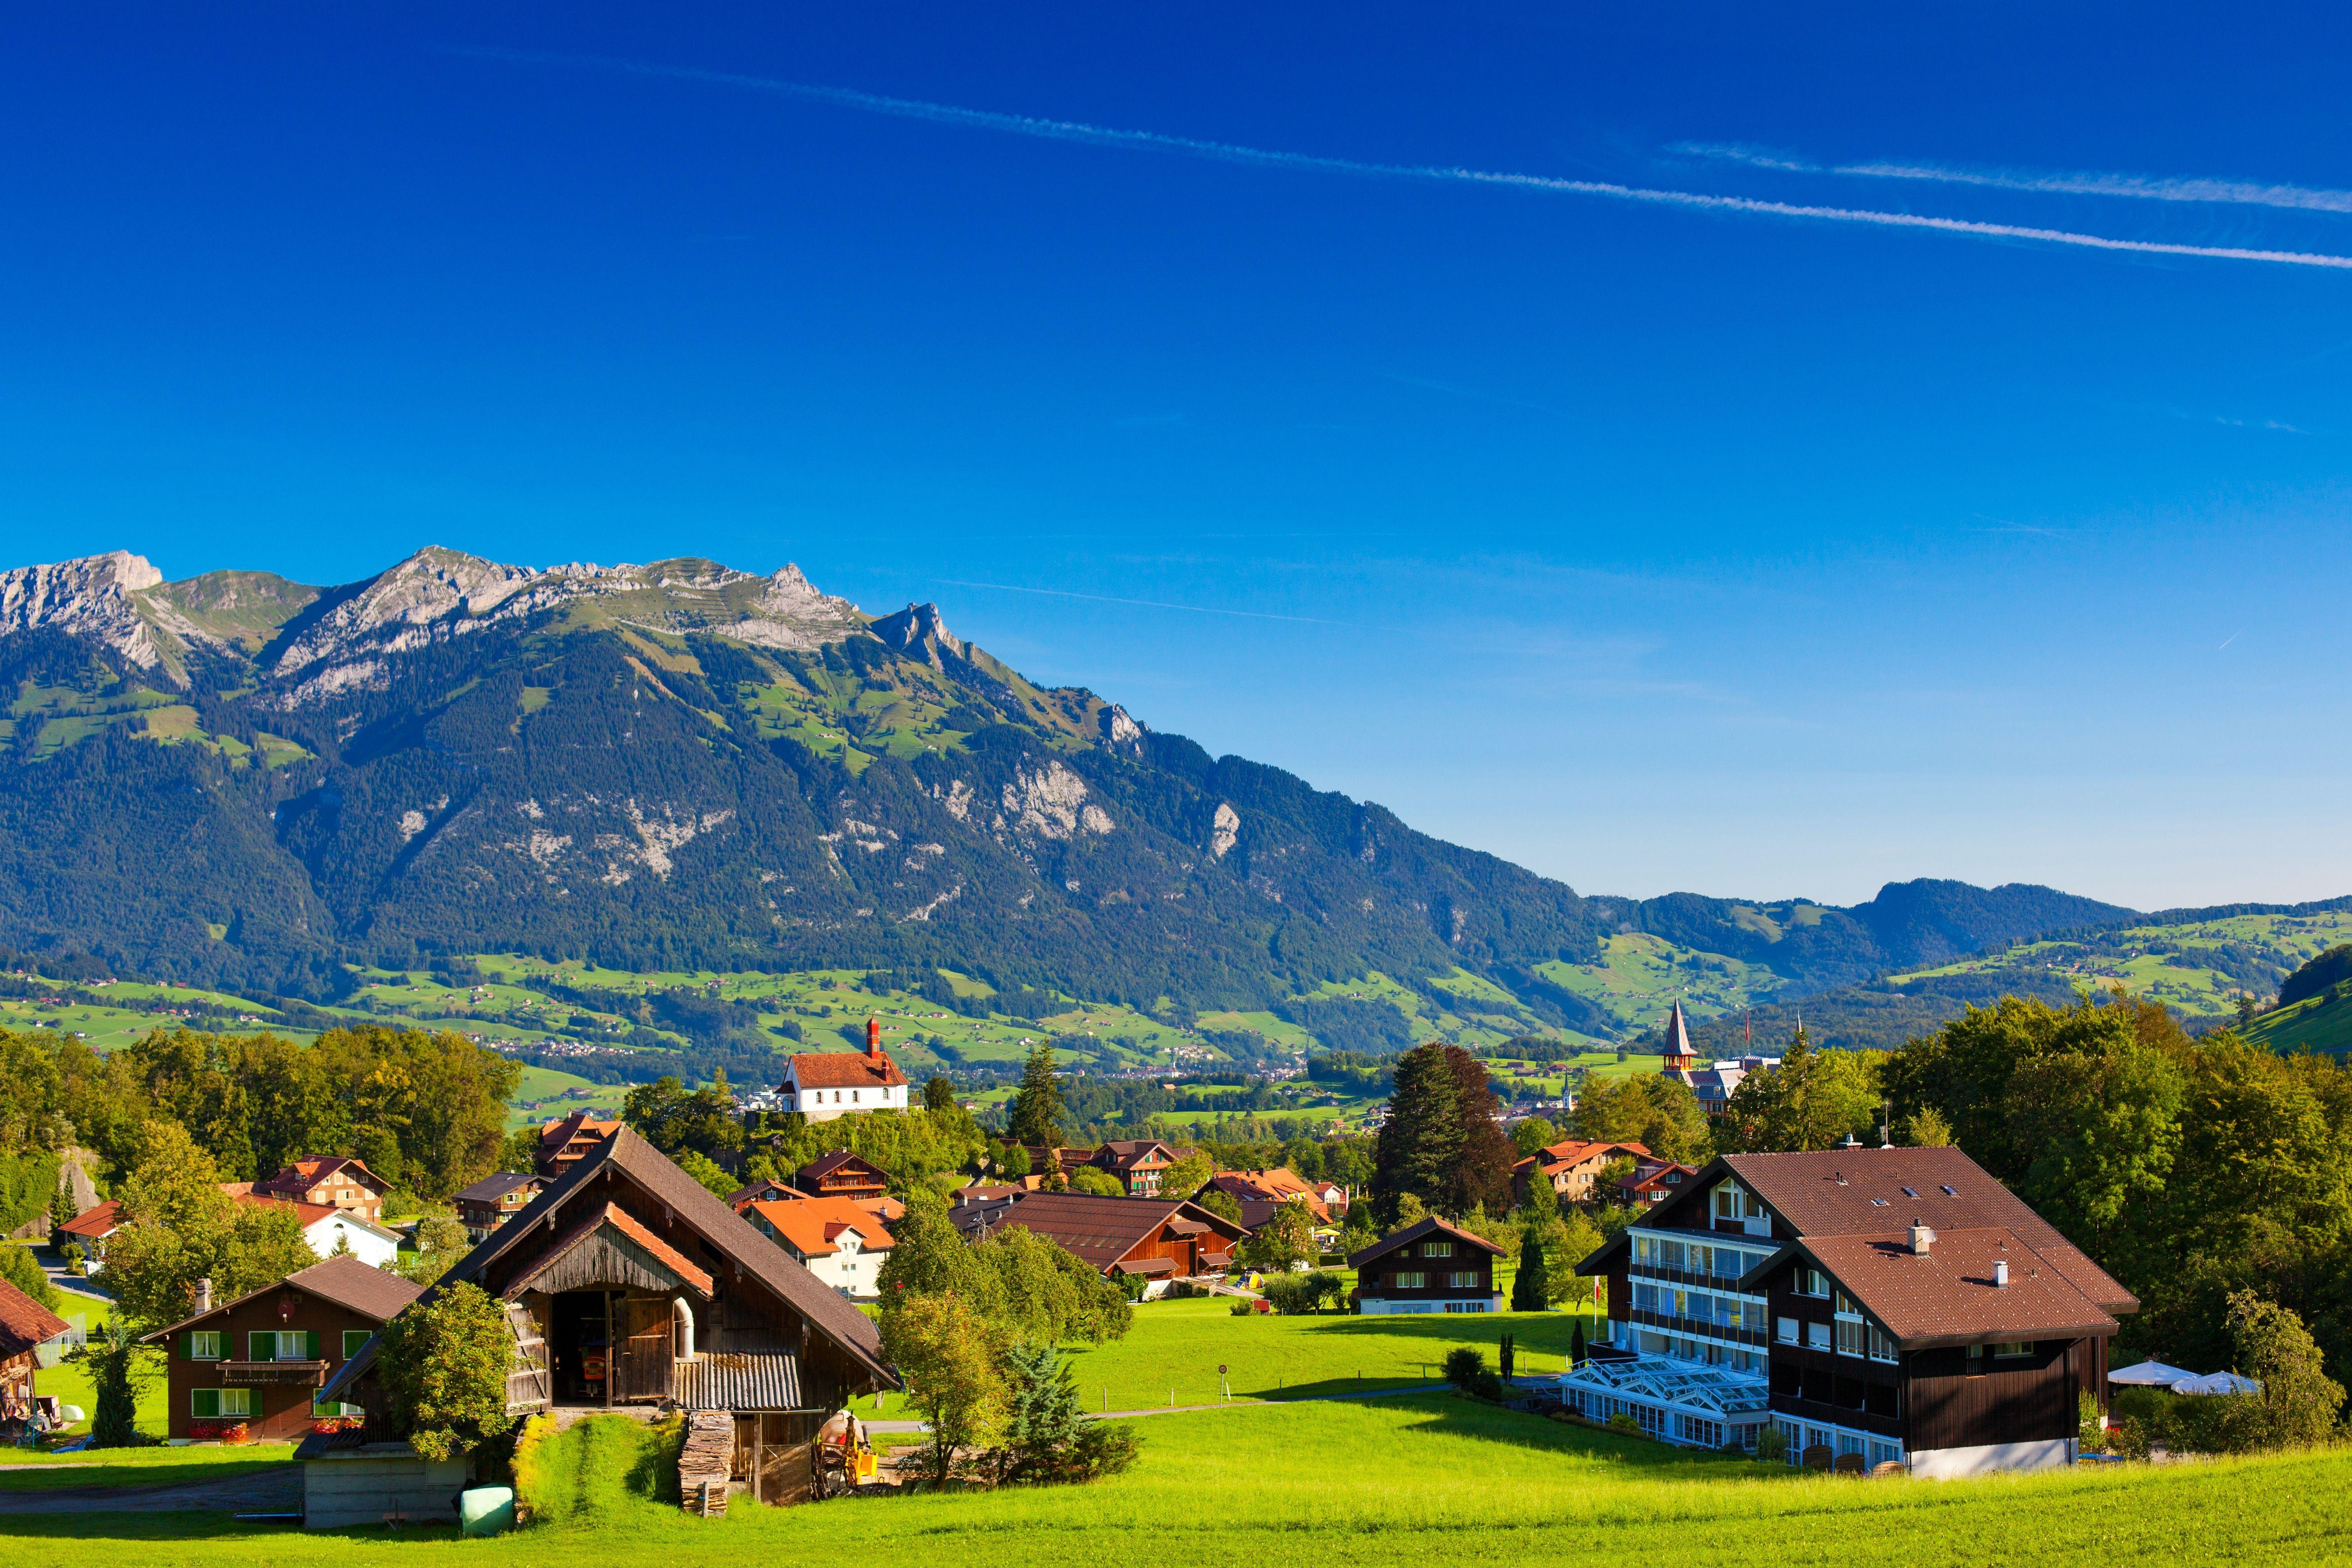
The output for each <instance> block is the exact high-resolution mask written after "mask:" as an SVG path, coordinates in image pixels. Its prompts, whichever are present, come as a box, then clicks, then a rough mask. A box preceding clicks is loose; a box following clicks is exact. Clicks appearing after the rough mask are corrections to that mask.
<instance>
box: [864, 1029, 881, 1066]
mask: <svg viewBox="0 0 2352 1568" xmlns="http://www.w3.org/2000/svg"><path fill="white" fill-rule="evenodd" d="M866 1055H868V1056H870V1057H872V1058H873V1059H874V1060H875V1061H881V1060H882V1020H881V1019H866Z"/></svg>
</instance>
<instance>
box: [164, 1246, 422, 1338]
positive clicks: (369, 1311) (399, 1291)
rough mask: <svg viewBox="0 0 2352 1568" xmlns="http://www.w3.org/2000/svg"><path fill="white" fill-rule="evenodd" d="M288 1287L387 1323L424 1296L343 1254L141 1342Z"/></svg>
mask: <svg viewBox="0 0 2352 1568" xmlns="http://www.w3.org/2000/svg"><path fill="white" fill-rule="evenodd" d="M289 1285H290V1286H292V1287H293V1288H294V1289H296V1290H298V1291H302V1292H303V1293H304V1294H306V1295H312V1296H316V1297H318V1298H319V1299H320V1301H331V1302H333V1303H334V1304H335V1305H336V1306H339V1307H342V1308H345V1309H347V1310H349V1311H351V1312H357V1313H359V1315H360V1316H362V1317H363V1318H373V1319H374V1320H375V1321H376V1322H380V1323H383V1322H391V1321H392V1320H393V1319H394V1318H396V1317H398V1316H399V1315H400V1312H401V1309H402V1308H404V1307H405V1306H407V1305H408V1303H409V1302H411V1301H415V1299H416V1298H417V1297H419V1296H421V1295H423V1294H424V1293H425V1287H424V1286H422V1285H420V1284H418V1283H416V1282H415V1281H413V1280H404V1279H402V1278H401V1277H400V1276H399V1275H397V1274H387V1273H385V1272H384V1271H383V1270H381V1269H374V1268H371V1267H369V1266H368V1265H367V1264H365V1263H362V1262H361V1261H360V1260H358V1259H356V1258H354V1257H352V1255H351V1254H349V1253H348V1252H346V1253H341V1254H339V1255H338V1256H336V1257H333V1258H330V1259H328V1260H325V1261H324V1262H321V1263H313V1264H311V1265H310V1267H309V1268H307V1269H297V1270H294V1272H292V1273H291V1274H289V1275H287V1276H286V1278H285V1279H283V1280H273V1281H270V1282H269V1283H268V1284H267V1285H264V1286H262V1287H261V1289H259V1290H257V1291H247V1292H246V1293H245V1294H243V1295H242V1296H239V1297H237V1298H236V1300H234V1301H223V1302H221V1303H220V1304H218V1305H217V1306H215V1307H213V1308H211V1309H210V1310H209V1311H206V1312H198V1313H196V1314H195V1315H194V1316H193V1317H186V1318H182V1319H181V1320H180V1321H179V1322H175V1323H173V1325H172V1326H171V1327H169V1328H164V1329H157V1330H156V1331H155V1332H154V1333H151V1334H149V1335H148V1336H147V1337H146V1340H145V1342H144V1343H148V1344H155V1343H160V1342H162V1341H163V1340H165V1339H168V1338H169V1337H170V1336H172V1335H173V1334H175V1333H179V1332H180V1331H181V1330H182V1329H184V1328H187V1327H189V1326H191V1325H192V1324H195V1323H200V1322H204V1321H205V1319H206V1318H216V1317H218V1316H220V1315H221V1314H222V1313H223V1312H227V1311H229V1310H230V1309H231V1308H233V1307H240V1306H243V1305H244V1304H245V1303H246V1302H247V1301H251V1300H253V1299H254V1298H255V1297H256V1296H266V1295H268V1294H269V1292H270V1291H282V1290H284V1289H286V1288H287V1287H288V1286H289Z"/></svg>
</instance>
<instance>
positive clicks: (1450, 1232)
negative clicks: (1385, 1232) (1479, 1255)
mask: <svg viewBox="0 0 2352 1568" xmlns="http://www.w3.org/2000/svg"><path fill="white" fill-rule="evenodd" d="M1424 1236H1450V1237H1452V1238H1454V1239H1455V1240H1456V1241H1467V1242H1468V1243H1470V1245H1471V1246H1473V1247H1483V1248H1485V1249H1486V1250H1487V1251H1489V1252H1492V1253H1495V1254H1496V1255H1497V1256H1498V1257H1499V1256H1500V1255H1501V1254H1502V1253H1503V1252H1504V1251H1505V1250H1506V1249H1504V1248H1501V1247H1497V1246H1496V1245H1495V1244H1494V1243H1493V1242H1491V1241H1489V1240H1487V1239H1486V1238H1485V1237H1483V1236H1480V1235H1477V1234H1475V1233H1474V1232H1472V1231H1468V1230H1465V1229H1463V1228H1461V1227H1460V1226H1458V1225H1452V1224H1449V1223H1447V1222H1446V1221H1444V1220H1443V1219H1440V1218H1437V1216H1435V1215H1431V1216H1430V1217H1429V1218H1426V1219H1420V1220H1415V1221H1414V1222H1413V1223H1412V1224H1411V1225H1408V1226H1406V1227H1405V1228H1403V1229H1402V1230H1400V1231H1398V1232H1397V1233H1396V1234H1395V1235H1393V1236H1383V1237H1381V1239H1379V1240H1378V1241H1375V1242H1373V1243H1372V1244H1371V1245H1370V1247H1367V1248H1365V1249H1363V1250H1362V1251H1360V1252H1351V1253H1349V1255H1348V1267H1349V1268H1350V1269H1361V1268H1362V1267H1363V1266H1364V1265H1365V1264H1366V1263H1368V1262H1377V1261H1379V1260H1381V1259H1382V1258H1385V1257H1387V1256H1388V1255H1389V1254H1390V1253H1391V1252H1393V1251H1395V1250H1396V1249H1398V1248H1400V1247H1403V1246H1406V1245H1408V1244H1409V1243H1412V1242H1414V1241H1418V1240H1420V1239H1422V1238H1423V1237H1424Z"/></svg>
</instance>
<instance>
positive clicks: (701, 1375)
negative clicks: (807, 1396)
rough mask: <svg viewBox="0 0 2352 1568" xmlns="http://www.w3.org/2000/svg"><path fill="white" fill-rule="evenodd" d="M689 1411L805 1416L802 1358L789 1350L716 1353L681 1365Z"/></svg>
mask: <svg viewBox="0 0 2352 1568" xmlns="http://www.w3.org/2000/svg"><path fill="white" fill-rule="evenodd" d="M677 1402H678V1403H679V1404H681V1405H683V1406H686V1407H687V1408H688V1410H740V1411H751V1410H802V1409H806V1408H807V1406H804V1405H803V1404H802V1403H801V1364H800V1357H798V1356H796V1355H794V1354H793V1353H792V1352H791V1351H789V1350H772V1351H761V1352H759V1353H757V1354H744V1353H742V1352H739V1351H714V1352H710V1353H708V1354H703V1355H698V1356H697V1357H695V1359H694V1360H692V1361H682V1362H680V1363H678V1365H677Z"/></svg>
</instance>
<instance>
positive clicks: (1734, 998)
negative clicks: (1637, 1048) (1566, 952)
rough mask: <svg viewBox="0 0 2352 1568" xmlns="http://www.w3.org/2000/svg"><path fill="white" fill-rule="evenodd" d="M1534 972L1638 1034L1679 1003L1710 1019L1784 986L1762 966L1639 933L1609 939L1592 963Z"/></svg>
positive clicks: (1562, 963) (1563, 964)
mask: <svg viewBox="0 0 2352 1568" xmlns="http://www.w3.org/2000/svg"><path fill="white" fill-rule="evenodd" d="M1538 968H1540V969H1541V970H1542V972H1543V974H1544V976H1545V977H1547V978H1549V979H1551V980H1554V981H1556V982H1558V983H1559V985H1560V986H1562V987H1564V988H1567V989H1569V990H1571V991H1574V992H1575V993H1577V995H1579V996H1580V997H1584V998H1587V999H1589V1000H1591V1001H1592V1002H1594V1003H1595V1004H1597V1005H1598V1006H1600V1007H1601V1008H1603V1009H1606V1010H1607V1011H1608V1012H1609V1013H1610V1014H1612V1016H1613V1017H1615V1018H1616V1019H1619V1020H1620V1021H1622V1022H1623V1023H1625V1024H1627V1025H1629V1026H1631V1027H1633V1028H1636V1029H1648V1028H1650V1027H1651V1026H1653V1025H1655V1024H1660V1023H1664V1021H1665V1019H1666V1016H1667V1015H1668V1014H1669V1013H1671V1012H1672V1011H1673V1010H1674V1005H1675V1002H1677V1001H1680V1002H1681V1003H1682V1004H1683V1009H1684V1010H1685V1012H1687V1013H1689V1014H1690V1015H1691V1016H1692V1017H1694V1018H1714V1017H1716V1016H1717V1015H1718V1014H1721V1013H1727V1012H1731V1011H1733V1010H1735V1009H1739V1008H1744V1007H1747V1006H1749V1005H1750V1004H1751V1003H1754V1002H1758V1001H1761V1000H1763V999H1764V998H1767V997H1769V996H1770V995H1771V994H1772V993H1773V992H1774V991H1776V990H1778V989H1780V987H1781V986H1782V985H1783V984H1785V983H1786V982H1784V981H1783V980H1782V979H1781V977H1780V976H1778V975H1776V974H1774V973H1773V972H1772V971H1771V970H1769V969H1768V968H1766V967H1764V966H1763V965H1761V964H1750V963H1747V962H1745V961H1744V960H1741V959H1738V958H1729V957H1726V956H1723V955H1721V954H1719V953H1700V952H1696V951H1694V950H1693V949H1691V948H1688V947H1684V946H1677V945H1676V944H1675V943H1672V942H1669V941H1667V940H1665V939H1664V937H1661V936H1651V935H1649V934H1648V933H1647V932H1640V931H1635V932H1626V933H1622V934H1620V935H1618V936H1612V937H1610V938H1609V940H1608V942H1607V943H1606V944H1605V945H1604V946H1602V947H1601V956H1600V957H1599V958H1598V959H1596V960H1595V961H1594V962H1592V963H1590V964H1570V963H1568V962H1566V961H1564V960H1561V959H1554V960H1552V961H1551V962H1550V963H1548V964H1542V965H1539V966H1538Z"/></svg>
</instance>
